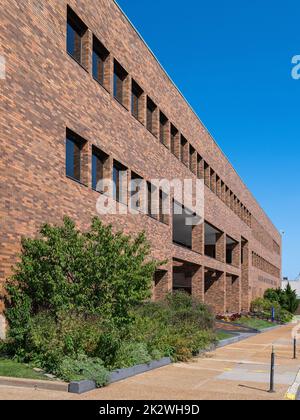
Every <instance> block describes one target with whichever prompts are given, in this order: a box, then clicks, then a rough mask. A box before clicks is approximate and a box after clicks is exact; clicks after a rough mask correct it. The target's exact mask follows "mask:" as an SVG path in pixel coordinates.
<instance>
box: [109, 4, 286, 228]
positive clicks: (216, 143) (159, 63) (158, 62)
mask: <svg viewBox="0 0 300 420" xmlns="http://www.w3.org/2000/svg"><path fill="white" fill-rule="evenodd" d="M113 1H114V3H115V4H116V6H117V8H118V9H119V10H120V12H121V13H122V14H123V15H124V17H125V18H126V20H127V21H128V23H129V24H130V26H131V27H132V28H133V29H134V31H135V32H136V33H137V35H138V37H139V38H140V39H141V41H142V42H143V43H144V45H145V46H146V47H147V49H148V50H149V51H150V53H151V55H152V56H153V58H154V59H155V61H156V62H157V64H158V65H159V67H160V68H161V69H162V70H163V72H164V73H165V75H166V76H167V77H168V79H169V81H170V82H171V83H172V85H173V86H174V87H175V89H176V90H177V92H178V93H179V95H180V96H181V97H182V99H183V100H184V101H185V103H186V104H187V105H188V107H189V108H190V109H191V110H192V112H193V114H194V115H195V117H196V118H197V119H198V120H199V121H200V123H201V125H202V126H203V127H204V129H205V130H206V132H207V133H208V135H209V136H210V138H211V139H212V141H213V142H214V143H215V145H216V146H217V148H218V149H219V150H220V152H221V153H222V155H223V156H224V157H225V159H226V160H227V161H228V163H229V164H230V166H231V168H232V169H233V171H234V172H235V173H236V175H237V176H238V178H239V179H240V181H241V182H242V184H243V185H244V187H246V189H247V191H248V192H249V193H250V195H251V196H252V198H253V199H254V201H255V202H256V204H257V205H258V206H259V208H260V209H261V210H262V211H263V213H264V215H265V216H266V217H267V219H268V220H269V222H270V223H271V225H272V226H273V227H274V229H275V230H276V231H277V232H278V233H279V234H280V231H279V229H278V228H277V227H276V226H275V225H274V223H273V222H272V220H271V219H270V217H269V216H268V214H267V213H266V211H265V210H264V209H263V208H262V206H261V205H260V204H259V202H258V201H257V199H256V197H255V196H254V194H253V193H252V191H251V190H250V189H249V188H248V187H247V185H246V183H245V182H244V180H243V179H242V177H241V176H240V175H239V173H238V172H237V170H236V169H235V168H234V166H233V165H232V163H231V161H230V159H229V158H228V156H227V155H226V153H225V152H224V151H223V150H222V148H221V147H220V146H219V144H218V142H217V141H216V139H215V138H214V136H213V135H212V134H211V132H210V131H209V129H208V128H207V127H206V125H205V124H204V123H203V121H202V120H201V118H200V117H199V115H198V114H197V112H196V111H195V110H194V108H193V107H192V105H191V104H190V103H189V101H188V100H187V99H186V97H185V96H184V94H183V93H182V92H181V90H180V89H179V87H178V86H177V85H176V83H175V82H174V80H173V79H172V77H171V76H170V75H169V73H168V72H167V70H166V69H165V68H164V67H163V65H162V64H161V62H160V61H159V59H158V58H157V57H156V55H155V53H154V52H153V51H152V49H151V47H150V46H149V45H148V43H147V42H146V41H145V39H144V38H143V36H142V35H141V33H140V32H139V30H138V29H137V28H136V26H135V25H134V24H133V23H132V21H131V20H130V18H129V17H128V16H127V14H126V13H125V12H124V10H123V9H122V7H121V6H120V5H119V4H118V3H117V0H113ZM280 236H281V234H280Z"/></svg>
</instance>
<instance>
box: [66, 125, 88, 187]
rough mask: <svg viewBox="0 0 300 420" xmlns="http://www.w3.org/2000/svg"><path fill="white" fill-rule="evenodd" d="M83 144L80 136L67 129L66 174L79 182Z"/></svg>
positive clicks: (83, 141) (80, 178)
mask: <svg viewBox="0 0 300 420" xmlns="http://www.w3.org/2000/svg"><path fill="white" fill-rule="evenodd" d="M84 144H85V140H83V139H82V138H81V137H80V136H77V135H76V134H75V133H73V132H72V131H70V130H67V136H66V176H67V177H69V178H72V179H74V180H75V181H78V182H81V180H82V176H81V175H82V174H81V166H82V165H81V153H82V148H83V146H84Z"/></svg>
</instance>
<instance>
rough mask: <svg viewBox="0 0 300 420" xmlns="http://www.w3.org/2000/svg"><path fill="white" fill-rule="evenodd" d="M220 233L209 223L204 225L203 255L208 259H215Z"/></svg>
mask: <svg viewBox="0 0 300 420" xmlns="http://www.w3.org/2000/svg"><path fill="white" fill-rule="evenodd" d="M221 235H222V232H221V231H220V230H218V229H216V228H214V227H213V226H212V225H210V224H209V223H206V222H205V224H204V246H205V255H206V256H207V257H210V258H216V257H217V242H218V240H219V238H220V237H221Z"/></svg>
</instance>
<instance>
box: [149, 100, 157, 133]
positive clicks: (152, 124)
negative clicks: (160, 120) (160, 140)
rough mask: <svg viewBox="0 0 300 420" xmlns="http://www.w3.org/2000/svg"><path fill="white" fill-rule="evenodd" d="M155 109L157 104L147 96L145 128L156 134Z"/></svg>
mask: <svg viewBox="0 0 300 420" xmlns="http://www.w3.org/2000/svg"><path fill="white" fill-rule="evenodd" d="M156 110H157V106H156V105H155V103H154V102H153V101H152V100H151V99H150V98H147V129H148V130H149V131H150V133H152V134H154V135H156V123H155V117H156Z"/></svg>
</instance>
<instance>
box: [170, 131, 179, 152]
mask: <svg viewBox="0 0 300 420" xmlns="http://www.w3.org/2000/svg"><path fill="white" fill-rule="evenodd" d="M171 152H172V153H173V155H175V156H176V157H177V158H179V131H178V130H177V128H176V127H174V125H173V124H172V125H171Z"/></svg>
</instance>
